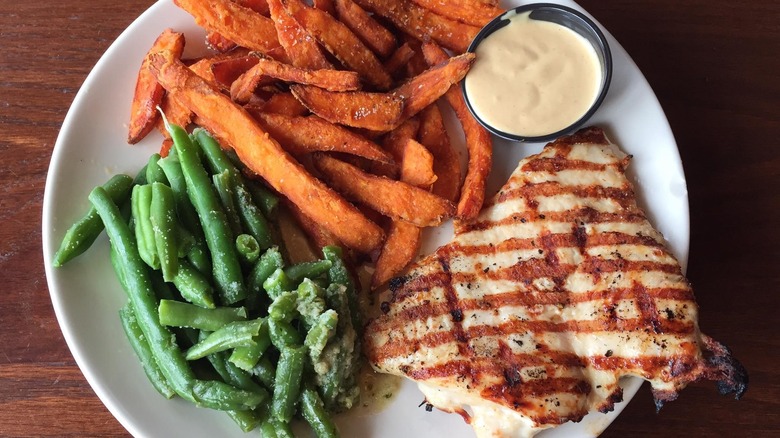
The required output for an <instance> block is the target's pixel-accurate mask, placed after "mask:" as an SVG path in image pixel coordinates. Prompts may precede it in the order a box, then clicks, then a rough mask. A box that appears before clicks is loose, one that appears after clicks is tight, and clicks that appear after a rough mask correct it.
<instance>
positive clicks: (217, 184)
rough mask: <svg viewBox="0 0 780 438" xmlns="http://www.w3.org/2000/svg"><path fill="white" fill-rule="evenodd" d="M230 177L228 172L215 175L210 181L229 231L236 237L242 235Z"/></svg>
mask: <svg viewBox="0 0 780 438" xmlns="http://www.w3.org/2000/svg"><path fill="white" fill-rule="evenodd" d="M232 179H233V178H232V176H231V175H230V172H229V171H227V170H226V171H224V172H219V173H215V174H214V175H212V176H211V181H212V182H213V183H214V189H216V191H217V196H219V200H220V202H221V203H222V208H223V209H224V210H225V217H227V220H228V225H230V230H231V231H233V235H234V236H238V235H239V234H241V233H242V230H241V219H240V218H239V217H238V210H237V208H236V201H235V199H236V193H235V191H234V188H233V181H232Z"/></svg>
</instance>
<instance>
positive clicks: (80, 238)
mask: <svg viewBox="0 0 780 438" xmlns="http://www.w3.org/2000/svg"><path fill="white" fill-rule="evenodd" d="M132 184H133V180H132V178H130V177H129V176H127V175H115V176H113V177H111V179H109V180H108V182H106V183H105V184H103V188H104V189H105V190H106V192H108V194H109V196H110V197H111V199H112V200H113V201H114V203H115V204H117V205H121V204H123V203H124V202H125V200H126V199H128V198H129V197H130V190H131V189H132V187H133V186H132ZM102 232H103V222H102V221H101V220H100V217H99V216H98V214H97V212H96V211H95V208H94V207H92V206H90V208H89V211H88V212H87V214H85V215H84V216H82V218H81V219H79V220H78V221H76V223H74V224H73V225H72V226H71V227H70V228H68V231H67V232H65V237H63V238H62V242H61V243H60V248H59V249H58V250H57V252H56V253H55V254H54V260H53V262H52V264H53V265H54V266H55V267H60V266H62V265H64V264H65V263H67V262H68V261H70V260H72V259H74V258H75V257H76V256H78V255H80V254H83V253H84V251H86V250H87V249H89V247H90V246H92V243H94V242H95V239H97V237H98V236H99V235H100V233H102Z"/></svg>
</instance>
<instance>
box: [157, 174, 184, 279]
mask: <svg viewBox="0 0 780 438" xmlns="http://www.w3.org/2000/svg"><path fill="white" fill-rule="evenodd" d="M150 220H151V223H152V232H153V234H154V242H155V246H156V249H157V257H158V258H159V259H160V267H161V269H162V274H163V279H165V281H173V277H175V276H176V273H177V272H178V270H179V250H178V246H179V242H178V240H179V239H178V235H177V230H176V228H177V221H176V205H175V201H174V200H173V191H172V190H171V188H170V187H168V186H166V185H165V184H163V183H159V182H155V183H152V202H151V207H150Z"/></svg>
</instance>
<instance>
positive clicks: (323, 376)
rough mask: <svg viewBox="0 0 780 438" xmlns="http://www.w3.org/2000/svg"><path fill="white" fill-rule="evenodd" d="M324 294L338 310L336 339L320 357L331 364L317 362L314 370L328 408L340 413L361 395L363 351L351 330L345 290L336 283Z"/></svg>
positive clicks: (331, 306) (326, 347)
mask: <svg viewBox="0 0 780 438" xmlns="http://www.w3.org/2000/svg"><path fill="white" fill-rule="evenodd" d="M325 294H326V298H327V303H328V307H330V308H331V309H333V310H335V311H336V312H337V313H338V315H339V318H338V324H337V326H336V336H335V337H334V338H333V340H332V342H329V343H328V344H327V345H326V346H325V349H324V350H323V353H322V354H321V358H328V361H327V363H316V364H315V367H314V370H315V372H316V373H317V376H316V378H317V381H318V384H319V386H320V389H321V391H322V392H321V394H322V398H323V401H324V402H325V406H327V407H328V409H329V410H331V411H340V410H343V409H348V408H350V407H352V405H353V404H354V403H355V401H356V400H357V397H358V396H359V395H360V392H359V388H358V386H357V383H356V380H355V375H356V373H357V369H358V366H359V363H358V358H359V357H360V355H359V354H358V353H359V351H360V350H359V345H358V344H357V340H358V337H357V333H356V332H355V330H354V328H353V327H352V320H351V316H350V310H349V303H348V298H347V295H346V288H345V287H344V286H343V285H340V284H337V283H333V284H331V285H330V286H328V288H327V289H326V290H325ZM321 362H322V361H321Z"/></svg>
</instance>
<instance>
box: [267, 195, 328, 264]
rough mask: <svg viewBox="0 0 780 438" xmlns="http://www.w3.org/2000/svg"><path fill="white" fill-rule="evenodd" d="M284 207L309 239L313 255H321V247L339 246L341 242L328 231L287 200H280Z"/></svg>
mask: <svg viewBox="0 0 780 438" xmlns="http://www.w3.org/2000/svg"><path fill="white" fill-rule="evenodd" d="M282 202H283V203H284V206H285V207H287V210H288V211H289V212H290V216H292V217H293V219H294V220H295V222H296V223H297V224H298V226H299V227H300V228H301V230H303V232H304V233H306V235H307V236H308V237H309V246H310V247H311V249H312V251H314V253H315V254H320V255H321V254H322V247H324V246H331V245H335V246H341V242H339V240H338V239H337V238H336V236H334V235H333V234H331V233H330V232H328V230H326V229H324V228H322V227H321V226H320V224H318V223H317V222H316V221H314V220H312V218H310V217H309V216H306V214H304V213H303V211H301V209H300V208H298V206H297V205H295V204H293V203H292V202H290V200H289V199H287V198H282Z"/></svg>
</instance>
